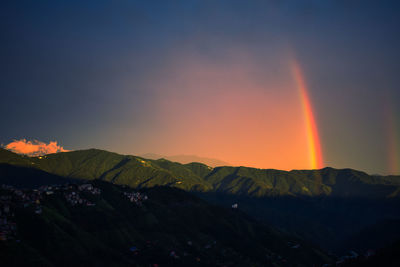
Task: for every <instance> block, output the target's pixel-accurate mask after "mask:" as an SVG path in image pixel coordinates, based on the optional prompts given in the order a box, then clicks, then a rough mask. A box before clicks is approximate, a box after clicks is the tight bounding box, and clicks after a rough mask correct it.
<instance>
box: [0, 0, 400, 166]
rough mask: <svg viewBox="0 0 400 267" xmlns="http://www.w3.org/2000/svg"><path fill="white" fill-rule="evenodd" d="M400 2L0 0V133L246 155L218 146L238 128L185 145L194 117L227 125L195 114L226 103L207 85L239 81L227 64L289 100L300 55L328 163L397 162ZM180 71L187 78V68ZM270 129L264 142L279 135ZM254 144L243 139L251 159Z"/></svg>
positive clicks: (134, 150)
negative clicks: (293, 64) (292, 64)
mask: <svg viewBox="0 0 400 267" xmlns="http://www.w3.org/2000/svg"><path fill="white" fill-rule="evenodd" d="M399 13H400V5H399V3H398V1H345V0H343V1H328V0H327V1H317V0H315V1H298V0H297V1H2V3H1V8H0V33H1V34H0V38H1V40H0V92H1V99H2V101H1V106H0V111H1V114H2V116H1V117H0V125H1V131H0V143H3V144H6V143H8V142H10V141H12V140H13V139H19V138H28V139H38V140H42V141H50V140H57V141H59V142H60V143H61V144H62V145H63V146H64V147H65V148H67V149H83V148H89V147H97V148H103V149H108V150H112V151H116V152H120V153H126V154H140V153H145V152H154V153H161V154H198V155H200V156H212V157H219V158H221V160H226V161H230V162H233V163H235V164H240V160H239V159H238V156H235V157H232V158H226V156H225V154H224V153H222V152H221V153H220V152H219V151H222V150H224V151H228V150H227V147H229V149H231V150H232V152H229V153H231V154H234V150H235V148H234V147H235V146H236V145H237V143H238V142H240V139H237V140H234V139H232V140H231V142H232V143H231V145H230V144H229V143H228V141H226V142H225V143H224V145H223V146H222V145H221V147H220V148H218V147H217V146H218V142H217V141H218V140H219V141H220V139H218V140H214V141H215V142H212V141H210V144H212V148H211V147H210V148H208V149H209V150H207V147H205V149H204V150H203V149H199V148H197V147H196V146H193V147H191V146H190V145H187V144H185V145H179V144H178V142H179V140H183V139H185V138H186V137H187V136H190V135H192V136H194V133H193V132H191V131H188V132H185V129H188V128H192V124H193V125H196V128H195V129H196V131H197V132H207V133H209V132H210V131H211V132H212V131H213V130H212V129H215V131H217V132H216V136H220V135H221V134H222V133H223V132H224V131H223V130H224V129H223V128H219V127H216V126H215V125H217V124H218V125H221V123H223V122H224V121H225V120H226V118H225V117H224V120H223V121H218V120H215V121H213V124H210V125H206V126H204V127H203V126H199V124H198V123H197V119H199V120H201V118H202V117H201V116H200V115H198V114H199V113H200V114H203V116H209V117H212V115H210V113H207V110H209V111H210V110H212V111H213V112H215V113H219V112H224V110H226V107H227V104H226V103H224V104H223V105H222V104H221V106H220V107H218V101H217V100H219V98H212V99H210V101H207V99H208V98H206V97H204V98H202V97H200V98H198V97H197V96H198V92H199V91H202V90H205V91H206V92H207V95H211V94H214V93H215V94H216V95H221V93H220V92H219V91H218V90H219V89H218V90H217V89H215V88H220V87H223V86H224V85H226V86H228V87H229V86H231V83H232V81H235V79H234V78H235V77H230V76H229V75H228V74H226V73H225V72H224V71H226V72H229V73H236V71H238V69H240V71H238V72H239V73H240V72H242V71H244V72H246V73H247V74H246V75H247V76H246V77H251V80H252V81H251V82H252V84H253V83H255V81H256V82H257V84H264V85H265V86H266V87H268V88H277V89H274V90H276V92H275V93H274V90H272V89H269V90H266V92H268V94H270V93H271V95H269V96H268V97H269V98H268V99H273V98H274V95H275V94H276V95H277V97H278V96H279V97H278V98H279V101H282V99H283V98H284V97H283V96H282V95H285V94H286V93H287V92H286V91H285V90H286V89H279V88H286V87H285V86H286V83H287V79H290V77H288V76H287V64H286V63H287V61H288V60H289V59H290V58H291V57H295V58H296V59H297V61H298V62H300V64H301V66H302V69H303V73H304V76H305V77H306V80H307V84H308V87H309V94H310V97H311V99H312V104H313V108H314V113H315V116H316V120H317V122H318V128H319V133H320V139H321V143H322V148H323V154H324V162H325V165H329V166H333V167H351V168H356V169H361V170H365V171H368V172H370V173H393V172H399V171H400V170H399V165H400V163H399V162H398V161H399V149H400V148H399V142H397V144H396V142H395V141H393V140H400V132H399V127H400V108H399V104H400V87H399V82H400V75H399V70H400V52H399V47H400V34H399V33H400V31H399V29H400V27H399V26H400V14H399ZM208 69H212V74H210V73H208V74H204V73H205V70H208ZM189 70H190V71H189ZM219 70H220V71H221V74H220V73H219ZM185 71H188V73H189V74H187V75H186V74H185V77H188V76H190V77H192V78H190V79H189V78H181V76H180V75H181V74H182V73H186V72H185ZM199 72H201V75H200V76H201V79H200V80H201V82H200V83H201V86H200V85H199V84H200V83H199V82H198V79H197V78H196V77H197V76H196V75H197V73H199ZM216 72H217V74H216ZM193 75H194V76H193ZM215 75H216V76H215ZM236 76H237V75H236ZM177 77H178V78H177ZM193 77H194V78H193ZM285 77H288V78H285ZM227 79H229V80H230V82H231V83H224V82H226V80H227ZM208 81H209V83H208ZM240 81H242V82H243V80H240ZM193 83H196V84H197V85H198V86H197V87H196V86H195V85H194V84H193ZM246 84H248V83H246ZM218 86H220V87H218ZM257 88H258V87H257ZM216 90H217V91H218V92H217V91H216ZM226 90H229V88H227V89H226ZM238 90H239V89H238ZM246 90H247V91H246ZM254 90H255V89H253V87H251V88H250V87H248V88H247V87H246V88H243V91H240V92H241V93H243V94H246V92H248V91H252V92H253V91H254ZM238 92H239V91H238ZM252 92H250V94H251V93H252ZM257 92H258V91H257ZM289 98H290V97H288V99H289ZM177 99H178V100H179V101H178V100H177ZM221 99H224V98H223V96H221ZM174 101H176V103H177V104H176V105H180V106H182V109H180V110H179V111H176V113H175V112H171V113H168V114H166V112H165V110H164V109H165V106H164V105H165V103H164V102H168V103H171V102H173V103H175V102H174ZM246 101H248V102H247V103H246V105H247V106H249V105H250V106H251V100H246ZM271 101H273V100H271ZM199 102H201V104H199ZM163 103H164V104H163ZM288 103H292V102H290V101H289V102H288ZM234 104H237V103H236V102H235V103H232V105H234ZM266 105H268V103H266ZM282 105H284V104H283V103H282ZM289 105H292V104H289ZM185 107H186V109H185ZM163 108H164V109H163ZM289 108H291V107H288V109H289ZM243 109H244V110H245V109H246V107H245V106H243ZM169 110H170V108H169ZM169 110H168V112H169ZM210 112H211V111H210ZM177 114H185V115H187V117H192V118H193V120H190V119H189V118H187V117H184V116H182V117H181V116H180V115H179V116H178V115H177ZM227 116H228V115H227ZM255 116H257V115H255ZM194 118H196V119H194ZM240 119H241V120H243V118H242V117H240ZM282 120H283V119H282ZM240 123H241V122H240V121H238V122H237V124H240ZM264 123H268V121H265V120H264ZM211 126H212V127H211ZM274 127H275V128H276V126H274ZM232 130H234V128H226V134H227V135H229V133H230V131H232ZM248 131H249V133H248V135H245V134H244V133H243V134H242V135H241V136H243V137H246V138H248V136H249V135H251V134H252V128H251V127H250V128H249V129H248ZM282 131H285V129H282ZM179 133H180V134H181V135H182V136H181V135H180V134H179ZM200 136H201V134H200ZM257 136H258V135H257ZM200 138H201V137H199V136H197V135H196V137H193V138H191V139H190V138H187V139H185V142H188V143H189V142H199V143H201V144H202V148H204V144H205V143H207V142H206V141H208V140H200ZM207 138H210V137H207ZM266 139H267V140H259V142H264V143H265V142H271V143H273V142H274V140H270V139H269V138H268V137H267V138H266ZM276 142H278V141H276ZM210 146H211V145H210ZM272 146H273V145H272V144H271V147H272ZM263 149H264V148H263ZM271 149H272V148H271ZM231 150H229V151H231ZM285 150H287V149H286V148H285ZM207 151H210V152H209V153H207ZM252 151H253V150H252ZM246 153H247V154H246ZM252 153H253V152H250V151H247V152H246V150H245V149H244V148H240V154H241V155H242V156H243V157H245V158H251V156H252V155H251V154H252ZM253 154H254V153H253ZM275 155H276V156H277V157H280V156H281V155H280V154H279V151H278V150H277V151H276V152H275ZM261 156H262V154H258V155H257V157H261ZM282 157H283V154H282ZM396 157H397V158H396ZM393 161H394V162H395V164H394V163H393ZM243 162H250V163H251V162H252V160H244V161H243ZM254 162H256V161H254ZM390 162H391V163H390ZM250 163H249V164H250ZM250 165H251V164H250ZM261 167H272V168H274V167H277V166H274V165H272V166H269V165H268V164H265V165H263V166H261ZM278 167H279V166H278ZM287 168H289V169H290V166H288V167H287ZM293 168H297V166H293Z"/></svg>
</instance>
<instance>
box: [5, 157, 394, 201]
mask: <svg viewBox="0 0 400 267" xmlns="http://www.w3.org/2000/svg"><path fill="white" fill-rule="evenodd" d="M0 163H8V164H11V165H17V166H30V167H33V168H37V169H40V170H43V171H46V172H48V173H52V174H55V175H59V176H62V177H66V178H73V179H86V180H94V179H101V180H105V181H110V182H113V183H116V184H125V185H129V186H131V187H138V188H141V187H151V186H155V185H168V186H173V187H178V188H181V189H184V190H188V191H200V192H223V193H228V194H238V195H249V196H256V197H263V196H274V195H276V196H278V195H279V196H282V195H289V196H321V195H324V196H340V197H370V198H375V197H378V198H386V197H398V196H399V193H400V176H371V175H368V174H367V173H365V172H362V171H357V170H353V169H334V168H331V167H326V168H323V169H319V170H292V171H282V170H275V169H258V168H251V167H244V166H239V167H232V166H222V167H215V168H212V167H210V166H207V165H205V164H202V163H195V162H192V163H187V164H181V163H178V162H172V161H169V160H166V159H158V160H151V159H146V158H143V157H139V156H132V155H121V154H118V153H114V152H108V151H106V150H100V149H87V150H77V151H70V152H60V153H55V154H48V155H46V156H41V157H26V156H21V155H18V154H15V153H13V152H10V151H7V150H4V149H2V151H0Z"/></svg>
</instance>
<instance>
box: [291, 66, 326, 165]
mask: <svg viewBox="0 0 400 267" xmlns="http://www.w3.org/2000/svg"><path fill="white" fill-rule="evenodd" d="M291 69H292V72H293V76H294V80H295V82H296V85H297V89H298V92H299V95H300V101H301V105H302V109H303V115H304V121H305V128H306V134H307V143H308V154H309V161H310V168H311V169H320V168H322V166H323V160H322V150H321V143H320V140H319V134H318V128H317V123H316V121H315V118H314V113H313V109H312V106H311V101H310V97H309V95H308V91H307V86H306V83H305V79H304V75H303V73H302V71H301V68H300V66H299V64H298V62H297V61H296V60H292V61H291Z"/></svg>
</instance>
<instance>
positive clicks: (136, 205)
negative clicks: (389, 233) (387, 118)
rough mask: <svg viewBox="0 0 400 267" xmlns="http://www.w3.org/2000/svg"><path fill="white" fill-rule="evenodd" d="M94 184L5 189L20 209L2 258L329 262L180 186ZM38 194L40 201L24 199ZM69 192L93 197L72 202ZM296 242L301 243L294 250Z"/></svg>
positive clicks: (74, 262) (9, 261)
mask: <svg viewBox="0 0 400 267" xmlns="http://www.w3.org/2000/svg"><path fill="white" fill-rule="evenodd" d="M91 184H92V185H93V187H94V188H93V189H91V190H86V189H82V187H78V186H77V185H72V184H69V185H64V186H59V187H54V186H53V187H52V189H51V190H52V191H51V192H52V193H51V194H47V193H46V192H48V191H39V192H41V194H40V195H39V193H38V191H32V190H24V191H19V192H21V193H18V194H16V193H15V192H17V191H15V190H14V189H0V196H1V197H2V199H6V201H9V202H10V203H9V204H7V203H5V204H6V205H10V211H9V212H8V213H6V214H5V216H8V215H7V214H9V213H13V214H15V216H8V218H7V219H8V220H7V224H10V225H14V223H15V227H16V228H14V229H15V230H14V232H13V234H10V235H9V236H7V239H8V240H7V241H3V240H0V257H1V259H2V264H4V265H5V266H88V265H90V266H149V265H150V266H154V265H153V264H159V265H160V266H277V265H278V266H310V265H311V264H318V265H321V264H322V263H329V262H331V259H330V258H329V257H328V256H326V255H325V254H324V253H323V252H322V251H320V250H319V249H317V248H316V247H314V246H310V245H309V244H307V243H305V242H302V241H300V240H298V239H296V238H293V237H290V236H288V235H286V234H283V233H281V232H279V231H277V230H276V229H274V228H272V227H270V226H267V225H265V224H261V223H259V222H256V221H254V220H253V219H251V218H250V217H248V216H247V215H245V214H244V213H242V212H240V211H238V210H232V209H230V208H221V207H217V206H213V205H210V204H208V203H207V202H205V201H203V200H201V199H199V198H197V197H195V196H193V195H191V194H189V193H187V192H185V191H182V190H180V189H176V188H175V189H174V188H169V187H153V188H146V189H142V190H140V191H139V192H135V191H133V190H132V189H131V188H129V187H122V186H117V185H113V184H111V183H108V182H102V181H99V180H96V181H93V182H92V183H91ZM93 192H96V193H93ZM127 194H128V195H129V194H136V195H135V196H137V195H138V194H139V196H140V200H135V201H133V202H132V201H130V200H129V199H128V197H127ZM18 196H20V197H18ZM34 196H36V198H38V199H40V202H38V201H37V200H36V201H32V202H31V201H30V200H26V199H27V197H29V199H32V198H34ZM71 196H75V197H76V196H79V197H80V199H81V200H85V201H88V202H83V204H79V203H78V204H74V203H73V202H71ZM136 199H138V198H136ZM38 203H40V204H38ZM85 203H92V204H90V205H87V204H85ZM3 204H4V203H2V205H3ZM38 209H40V212H39V213H38V212H37V210H38ZM7 229H8V228H7ZM15 240H18V242H17V241H15ZM293 244H294V245H298V247H296V248H292V247H293ZM22 255H23V256H22Z"/></svg>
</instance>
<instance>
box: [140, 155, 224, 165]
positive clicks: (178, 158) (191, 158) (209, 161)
mask: <svg viewBox="0 0 400 267" xmlns="http://www.w3.org/2000/svg"><path fill="white" fill-rule="evenodd" d="M140 157H143V158H146V159H167V160H170V161H175V162H179V163H182V164H187V163H191V162H199V163H203V164H205V165H207V166H210V167H219V166H230V165H231V164H230V163H228V162H225V161H222V160H219V159H213V158H206V157H199V156H196V155H175V156H163V155H159V154H154V153H146V154H142V155H140Z"/></svg>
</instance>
